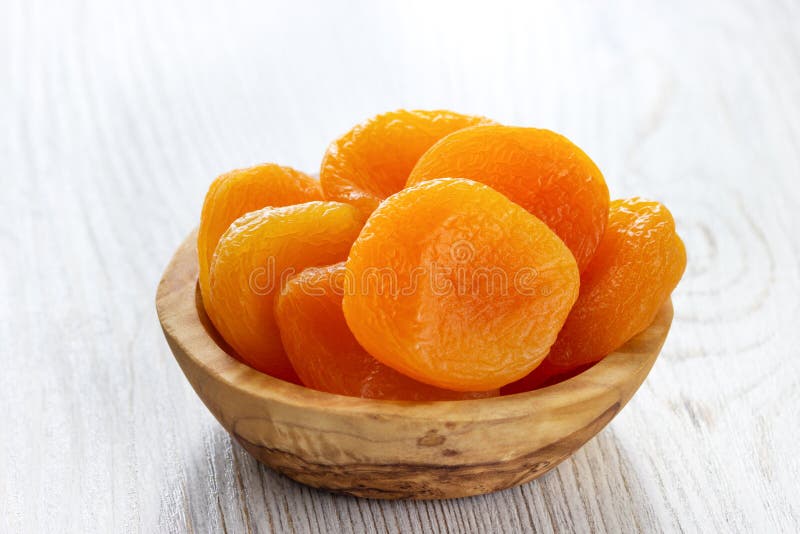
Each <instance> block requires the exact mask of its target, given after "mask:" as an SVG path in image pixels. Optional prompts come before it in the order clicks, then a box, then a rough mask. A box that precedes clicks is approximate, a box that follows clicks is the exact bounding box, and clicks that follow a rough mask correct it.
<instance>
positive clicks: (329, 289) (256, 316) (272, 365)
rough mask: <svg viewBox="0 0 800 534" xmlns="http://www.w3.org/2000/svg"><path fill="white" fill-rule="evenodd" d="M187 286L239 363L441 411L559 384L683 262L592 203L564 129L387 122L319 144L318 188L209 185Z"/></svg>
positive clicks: (649, 215) (269, 167) (650, 308)
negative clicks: (451, 403) (195, 289)
mask: <svg viewBox="0 0 800 534" xmlns="http://www.w3.org/2000/svg"><path fill="white" fill-rule="evenodd" d="M197 252H198V261H199V267H200V280H199V284H200V292H201V295H202V301H203V306H204V308H205V310H206V312H207V314H208V316H209V318H210V319H211V321H212V323H213V324H214V326H215V327H216V329H217V330H218V331H219V333H220V334H221V336H222V337H223V338H224V340H225V341H226V342H227V343H228V345H230V348H231V349H232V351H233V352H234V353H235V355H236V356H238V357H239V358H240V359H241V360H242V361H243V362H245V363H247V364H248V365H250V366H252V367H254V368H255V369H257V370H259V371H262V372H264V373H267V374H269V375H272V376H274V377H277V378H280V379H283V380H287V381H291V382H294V383H297V384H302V385H305V386H307V387H310V388H314V389H317V390H321V391H327V392H331V393H338V394H342V395H351V396H359V397H368V398H378V399H393V400H423V401H424V400H457V399H471V398H483V397H492V396H496V395H499V394H501V392H502V393H503V394H509V393H517V392H522V391H528V390H532V389H535V388H537V387H542V386H545V385H548V384H552V383H555V382H557V381H559V380H561V379H563V378H565V377H569V376H572V375H574V374H575V373H577V372H580V371H581V370H583V369H585V368H587V367H588V366H590V365H592V364H593V363H595V362H597V361H599V360H600V359H602V358H603V357H604V356H605V355H607V354H609V353H610V352H612V351H614V349H616V348H618V347H619V346H621V345H622V344H624V343H625V342H626V341H627V340H629V339H630V338H632V337H633V336H635V335H636V334H637V333H639V332H641V331H642V330H644V329H645V328H646V327H647V326H648V325H649V324H650V323H651V322H652V321H653V319H654V318H655V315H656V313H657V312H658V310H659V308H660V307H661V305H662V304H663V303H664V302H665V301H666V300H667V299H668V298H669V295H670V293H671V292H672V290H673V289H674V288H675V286H676V285H677V284H678V281H679V280H680V278H681V276H682V275H683V271H684V268H685V266H686V252H685V250H684V246H683V243H682V241H681V239H680V237H678V234H677V233H676V231H675V223H674V221H673V219H672V215H671V214H670V212H669V211H668V210H667V208H666V207H664V206H663V205H662V204H659V203H658V202H653V201H647V200H643V199H640V198H629V199H621V200H614V201H610V200H609V193H608V188H607V186H606V183H605V180H604V178H603V175H602V173H601V172H600V170H599V169H598V168H597V166H596V165H595V164H594V162H592V160H591V159H589V157H588V156H587V155H586V154H585V153H584V152H583V151H582V150H581V149H580V148H578V147H577V146H576V145H574V144H573V143H572V142H570V141H569V140H568V139H566V138H565V137H563V136H561V135H558V134H556V133H553V132H551V131H549V130H540V129H535V128H521V127H512V126H504V125H500V124H497V123H496V122H494V121H492V120H489V119H486V118H484V117H475V116H468V115H462V114H459V113H453V112H450V111H405V110H399V111H394V112H390V113H385V114H382V115H378V116H376V117H374V118H372V119H369V120H367V121H366V122H363V123H361V124H359V125H357V126H355V127H354V128H353V129H352V130H350V131H349V132H347V133H346V134H344V135H343V136H342V137H340V138H339V139H337V140H336V141H334V142H333V143H332V144H331V145H330V146H329V148H328V150H327V152H326V153H325V156H324V158H323V161H322V167H321V170H320V176H319V181H317V180H316V179H314V178H312V177H310V176H308V175H306V174H303V173H302V172H299V171H296V170H294V169H291V168H288V167H282V166H279V165H275V164H265V165H260V166H257V167H252V168H249V169H242V170H236V171H232V172H230V173H227V174H224V175H222V176H220V177H218V178H217V179H216V180H215V181H214V182H213V183H212V184H211V187H210V188H209V191H208V194H207V195H206V198H205V203H204V204H203V210H202V215H201V219H200V228H199V230H198V238H197Z"/></svg>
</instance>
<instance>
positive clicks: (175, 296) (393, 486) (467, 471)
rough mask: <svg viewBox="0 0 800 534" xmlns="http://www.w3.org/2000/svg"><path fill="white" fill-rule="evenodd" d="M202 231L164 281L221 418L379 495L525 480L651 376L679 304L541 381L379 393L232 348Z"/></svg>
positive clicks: (278, 453)
mask: <svg viewBox="0 0 800 534" xmlns="http://www.w3.org/2000/svg"><path fill="white" fill-rule="evenodd" d="M198 271H199V267H198V260H197V231H194V232H192V233H190V234H189V236H188V237H187V238H186V239H185V240H184V242H183V243H182V244H181V246H180V247H179V248H178V250H177V251H176V252H175V256H174V257H173V258H172V261H171V262H170V263H169V265H168V266H167V268H166V270H165V271H164V276H163V277H162V278H161V281H160V282H159V284H158V293H157V295H156V308H157V310H158V318H159V321H160V323H161V326H162V328H163V330H164V336H165V337H166V339H167V341H168V343H169V346H170V349H171V350H172V352H173V354H174V355H175V359H176V360H177V361H178V363H179V364H180V366H181V369H182V370H183V373H184V374H185V375H186V378H187V379H188V380H189V382H190V383H191V384H192V387H193V388H194V390H195V392H196V393H197V395H198V396H199V397H200V399H202V401H203V402H204V403H205V405H206V406H207V407H208V409H209V410H210V411H211V413H212V414H214V417H216V418H217V420H218V421H219V422H220V424H221V425H222V426H223V427H224V428H225V430H227V431H228V432H229V433H230V434H231V436H233V437H234V438H235V439H236V440H237V441H238V442H239V443H240V444H241V445H242V446H243V447H244V449H245V450H247V451H248V452H249V453H250V454H252V455H253V456H254V457H255V458H256V459H258V460H259V461H260V462H262V463H264V464H266V465H267V466H269V467H272V468H273V469H275V470H276V471H278V472H280V473H283V474H285V475H287V476H289V477H290V478H292V479H293V480H296V481H298V482H301V483H304V484H307V485H309V486H312V487H315V488H321V489H327V490H331V491H335V492H337V493H344V494H348V495H354V496H357V497H367V498H373V499H452V498H458V497H469V496H473V495H482V494H486V493H490V492H493V491H498V490H503V489H507V488H510V487H512V486H516V485H519V484H524V483H525V482H528V481H530V480H533V479H534V478H538V477H539V476H541V475H543V474H545V473H546V472H548V471H550V470H551V469H553V468H554V467H555V466H557V465H558V464H559V463H561V462H562V461H563V460H564V459H566V458H568V457H569V456H570V455H572V454H573V453H574V452H575V451H576V450H577V449H578V448H579V447H581V446H582V445H583V444H584V443H586V442H587V441H588V440H589V439H591V438H593V437H594V436H595V435H596V434H597V433H598V432H599V431H601V430H602V429H603V428H604V427H605V426H606V425H607V424H608V423H609V422H610V421H611V420H612V419H613V418H614V416H616V415H617V414H618V413H619V411H620V410H621V409H622V408H623V407H624V406H625V404H627V402H628V401H629V400H630V398H631V396H632V395H633V394H634V393H635V392H636V390H637V389H639V386H640V385H641V383H642V382H643V381H644V379H645V378H646V377H647V373H648V372H649V371H650V369H651V368H652V367H653V364H654V363H655V361H656V358H657V357H658V354H659V352H660V351H661V347H662V346H663V344H664V340H665V339H666V337H667V333H668V332H669V327H670V324H671V323H672V317H673V311H672V303H671V302H667V303H665V304H664V306H662V309H661V310H660V311H659V313H658V315H657V316H656V318H655V320H654V321H653V323H652V324H651V325H650V326H649V327H648V328H647V329H646V330H645V331H643V332H641V333H640V334H639V335H637V336H635V337H634V338H633V339H631V340H630V341H629V342H628V343H626V344H625V345H624V346H622V347H620V348H619V349H618V350H617V351H615V353H614V354H609V355H608V356H607V357H606V358H604V359H603V361H602V362H600V363H598V364H597V365H594V366H593V367H592V368H591V369H589V370H587V371H585V372H583V373H581V374H580V375H579V376H577V377H574V378H573V379H571V380H568V381H565V382H562V383H561V384H558V385H557V386H554V387H550V388H546V389H543V390H540V391H535V392H529V393H524V394H519V395H509V396H504V397H495V398H491V399H481V400H472V401H453V402H444V401H440V402H417V403H413V402H388V401H386V402H379V401H376V400H372V399H360V398H355V397H345V396H340V395H331V394H328V393H323V392H320V391H315V390H311V389H308V388H303V387H298V386H295V385H294V384H290V383H287V382H283V381H281V380H276V379H274V378H272V377H270V376H267V375H264V374H262V373H259V372H257V371H255V370H254V369H252V368H250V367H248V366H247V365H245V364H243V363H241V362H239V361H238V360H237V359H235V358H233V357H231V356H230V355H229V354H228V352H227V351H229V350H230V349H229V347H228V346H227V344H225V343H224V341H222V338H221V336H220V335H219V333H218V332H217V331H216V330H215V329H214V327H213V326H212V325H211V321H210V320H209V318H208V316H207V315H206V314H205V311H204V309H203V304H202V298H201V296H200V289H199V283H198Z"/></svg>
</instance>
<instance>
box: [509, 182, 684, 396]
mask: <svg viewBox="0 0 800 534" xmlns="http://www.w3.org/2000/svg"><path fill="white" fill-rule="evenodd" d="M685 268H686V249H685V248H684V246H683V241H681V238H680V237H679V236H678V234H677V233H676V232H675V221H674V220H673V218H672V214H671V213H670V212H669V210H668V209H667V208H666V207H665V206H664V205H663V204H660V203H658V202H653V201H649V200H643V199H641V198H630V199H624V200H615V201H613V202H612V203H611V207H610V210H609V217H608V227H607V228H606V232H605V235H604V236H603V240H602V241H601V242H600V246H599V247H598V248H597V252H596V253H595V255H594V258H592V261H591V263H590V264H589V266H588V267H587V268H586V271H584V273H583V275H582V276H581V291H580V295H579V296H578V300H577V302H576V303H575V306H574V307H573V308H572V311H571V312H570V314H569V317H567V321H566V322H565V323H564V328H562V330H561V332H560V333H559V334H558V339H557V340H556V342H555V344H554V345H553V347H552V348H551V349H550V354H549V355H548V356H547V358H546V359H545V361H544V362H543V363H542V365H541V366H540V369H536V370H535V371H533V372H532V373H531V374H530V375H529V376H527V377H525V378H524V379H522V380H521V381H520V382H522V384H521V385H520V384H518V385H517V386H515V389H516V390H519V391H527V390H528V389H533V388H534V387H537V386H539V385H542V384H543V383H545V382H546V381H547V380H551V379H552V378H553V377H557V376H559V375H563V374H565V373H569V372H570V371H572V370H573V369H576V368H578V367H581V366H586V365H591V364H592V363H594V362H597V361H599V360H601V359H602V358H603V357H604V356H606V355H607V354H609V353H610V352H613V351H614V350H615V349H617V348H619V347H620V346H622V345H623V344H624V343H625V342H626V341H628V340H629V339H631V338H632V337H633V336H635V335H636V334H638V333H639V332H641V331H642V330H644V329H645V328H647V327H648V326H649V325H650V323H652V322H653V319H655V316H656V314H657V313H658V310H659V309H660V308H661V305H662V304H664V302H665V301H666V300H667V299H668V298H669V296H670V294H671V293H672V290H673V289H675V286H677V285H678V282H679V281H680V279H681V276H683V271H684V269H685Z"/></svg>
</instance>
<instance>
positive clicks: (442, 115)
mask: <svg viewBox="0 0 800 534" xmlns="http://www.w3.org/2000/svg"><path fill="white" fill-rule="evenodd" d="M477 124H493V122H492V121H491V120H489V119H487V118H485V117H474V116H470V115H461V114H460V113H454V112H452V111H444V110H434V111H419V110H418V111H407V110H398V111H392V112H389V113H384V114H382V115H377V116H376V117H373V118H371V119H369V120H367V121H365V122H363V123H361V124H358V125H357V126H355V127H354V128H353V129H352V130H350V131H349V132H347V133H346V134H344V135H343V136H341V137H340V138H339V139H337V140H336V141H334V142H333V143H331V145H330V146H329V147H328V150H327V152H326V153H325V156H324V158H323V160H322V167H321V168H320V182H321V183H322V189H323V191H324V193H325V198H326V199H327V200H338V201H341V202H349V203H351V204H354V205H356V206H358V207H359V209H361V210H362V211H363V212H364V213H365V214H367V215H368V214H369V213H371V212H372V211H373V210H374V209H375V208H376V207H377V206H378V204H379V203H380V202H381V201H382V200H383V199H385V198H386V197H388V196H390V195H392V194H394V193H396V192H398V191H400V190H401V189H402V188H403V187H404V186H405V184H406V180H407V179H408V174H409V173H410V172H411V169H412V168H413V167H414V164H416V162H417V160H418V159H419V157H420V156H421V155H422V154H423V153H424V152H425V151H426V150H428V149H429V148H430V147H431V146H432V145H433V144H434V143H435V142H436V141H438V140H439V139H441V138H442V137H444V136H445V135H447V134H449V133H452V132H454V131H456V130H459V129H461V128H466V127H468V126H475V125H477Z"/></svg>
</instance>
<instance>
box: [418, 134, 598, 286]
mask: <svg viewBox="0 0 800 534" xmlns="http://www.w3.org/2000/svg"><path fill="white" fill-rule="evenodd" d="M447 176H452V177H460V178H469V179H471V180H475V181H477V182H481V183H483V184H486V185H488V186H490V187H492V188H494V189H496V190H497V191H499V192H501V193H503V194H504V195H506V196H507V197H508V198H510V199H511V200H513V201H514V202H516V203H517V204H519V205H520V206H522V207H523V208H525V209H526V210H528V211H529V212H531V213H533V214H534V215H536V216H537V217H538V218H539V219H541V220H542V221H544V222H545V223H546V224H547V225H548V226H549V227H550V228H551V229H552V230H553V231H554V232H555V233H556V234H557V235H558V236H559V237H560V238H561V239H562V240H563V241H564V243H566V245H567V247H569V249H570V250H571V251H572V253H573V254H574V255H575V259H576V261H577V262H578V268H579V269H580V270H581V271H583V269H584V268H585V267H586V265H587V264H588V263H589V260H590V259H591V257H592V254H594V251H595V249H596V248H597V244H598V243H599V242H600V238H601V237H602V236H603V231H604V230H605V226H606V220H607V218H608V187H606V183H605V180H604V178H603V175H602V173H601V172H600V169H598V168H597V166H596V165H595V164H594V162H593V161H592V160H591V159H589V156H587V155H586V154H585V153H584V152H583V151H582V150H581V149H580V148H578V147H577V146H575V145H574V144H573V143H572V142H570V141H569V140H568V139H567V138H566V137H563V136H561V135H559V134H557V133H554V132H551V131H549V130H539V129H536V128H519V127H512V126H475V127H472V128H467V129H463V130H459V131H457V132H455V133H452V134H450V135H448V136H447V137H444V138H442V139H441V140H440V141H439V142H437V143H436V144H435V145H434V146H433V147H431V148H430V150H428V151H427V152H426V153H425V154H423V155H422V156H421V157H420V158H419V161H418V162H417V164H416V166H415V167H414V169H413V170H412V171H411V174H410V176H409V178H408V185H414V184H417V183H419V182H421V181H423V180H429V179H433V178H441V177H447Z"/></svg>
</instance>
